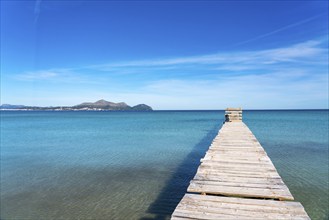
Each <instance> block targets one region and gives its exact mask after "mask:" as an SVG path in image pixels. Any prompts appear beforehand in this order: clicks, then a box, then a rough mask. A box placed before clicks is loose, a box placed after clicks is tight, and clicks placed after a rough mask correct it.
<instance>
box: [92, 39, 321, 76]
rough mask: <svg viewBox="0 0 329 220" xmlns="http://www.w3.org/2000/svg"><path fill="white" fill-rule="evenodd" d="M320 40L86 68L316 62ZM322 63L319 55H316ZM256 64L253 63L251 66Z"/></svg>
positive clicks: (319, 50)
mask: <svg viewBox="0 0 329 220" xmlns="http://www.w3.org/2000/svg"><path fill="white" fill-rule="evenodd" d="M322 43H323V42H322V41H320V40H313V41H307V42H303V43H300V44H295V45H292V46H290V47H283V48H275V49H269V50H260V51H242V52H234V53H233V52H227V53H225V52H223V53H217V54H209V55H201V56H190V57H177V58H169V59H152V60H137V61H126V62H118V63H107V64H101V65H93V66H89V67H88V68H90V69H96V70H100V71H111V70H116V71H118V70H120V69H125V70H127V69H128V68H155V67H157V68H159V67H171V68H173V69H174V68H175V67H176V68H179V67H181V66H183V65H217V66H218V68H220V67H221V65H223V66H230V65H235V68H236V69H240V68H239V66H236V65H240V66H241V68H243V67H245V66H246V65H249V66H248V69H249V68H250V65H260V64H261V65H265V64H274V63H279V62H301V61H305V60H308V61H309V62H311V61H314V62H317V63H318V62H319V59H315V58H316V56H318V55H323V54H325V53H326V52H327V49H326V48H324V47H321V44H322ZM319 58H320V60H321V61H323V62H324V59H323V58H322V56H320V57H319ZM255 67H257V66H255Z"/></svg>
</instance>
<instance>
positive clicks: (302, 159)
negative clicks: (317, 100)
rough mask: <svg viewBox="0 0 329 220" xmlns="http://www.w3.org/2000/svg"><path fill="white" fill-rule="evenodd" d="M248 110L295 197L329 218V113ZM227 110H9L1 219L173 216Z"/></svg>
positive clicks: (248, 119)
mask: <svg viewBox="0 0 329 220" xmlns="http://www.w3.org/2000/svg"><path fill="white" fill-rule="evenodd" d="M243 114H244V115H243V116H244V122H245V123H246V124H247V125H248V126H249V128H250V129H251V130H252V131H253V133H254V134H255V136H256V137H257V138H258V140H259V141H260V143H261V144H262V145H263V147H264V148H265V150H266V151H267V153H268V155H269V156H270V158H271V159H272V161H273V163H274V165H275V166H276V168H277V170H278V171H279V173H280V175H281V176H282V178H283V180H284V182H285V183H286V184H287V185H288V187H289V188H290V190H291V192H292V194H293V195H294V197H295V199H296V200H297V201H300V202H301V203H302V204H303V205H304V207H305V209H306V211H307V212H308V214H309V215H310V216H311V218H312V219H320V220H325V219H328V218H329V210H328V207H329V201H328V200H329V177H328V163H329V161H328V157H329V155H328V144H329V143H328V142H329V140H328V139H329V138H328V131H329V127H328V126H329V125H328V121H329V118H328V117H329V112H328V110H316V111H315V110H314V111H313V110H305V111H304V110H299V111H244V113H243ZM223 116H224V112H223V111H154V112H19V111H13V112H9V111H8V112H5V111H4V112H1V161H0V163H1V216H0V218H1V219H2V220H9V219H15V220H16V219H18V220H19V219H31V220H38V219H45V220H47V219H56V220H57V219H125V220H126V219H128V220H129V219H143V220H150V219H168V218H170V215H171V213H172V212H173V210H174V208H175V206H176V204H177V203H178V202H179V201H180V199H181V197H182V196H183V194H184V193H185V191H186V188H187V186H188V184H189V181H190V180H191V179H192V178H193V176H194V173H195V172H196V169H197V167H198V165H199V161H200V158H202V157H203V155H204V154H205V152H206V151H207V149H208V147H209V145H210V143H211V141H212V139H213V138H214V137H215V136H216V134H217V132H218V130H219V129H220V127H221V125H222V121H223Z"/></svg>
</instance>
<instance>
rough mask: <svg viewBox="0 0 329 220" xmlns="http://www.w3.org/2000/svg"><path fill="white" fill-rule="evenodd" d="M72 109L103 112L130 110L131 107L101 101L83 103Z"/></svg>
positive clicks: (120, 103)
mask: <svg viewBox="0 0 329 220" xmlns="http://www.w3.org/2000/svg"><path fill="white" fill-rule="evenodd" d="M73 107H74V108H101V109H104V110H131V108H132V107H130V106H129V105H127V104H126V103H124V102H119V103H114V102H108V101H106V100H104V99H101V100H99V101H97V102H84V103H81V104H80V105H76V106H73Z"/></svg>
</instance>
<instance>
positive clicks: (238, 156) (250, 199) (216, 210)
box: [171, 109, 310, 220]
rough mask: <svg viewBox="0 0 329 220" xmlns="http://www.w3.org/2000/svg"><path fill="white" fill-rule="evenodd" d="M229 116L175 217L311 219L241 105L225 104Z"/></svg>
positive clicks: (173, 215) (174, 218)
mask: <svg viewBox="0 0 329 220" xmlns="http://www.w3.org/2000/svg"><path fill="white" fill-rule="evenodd" d="M225 118H226V123H225V124H224V125H223V127H222V128H221V129H220V131H219V133H218V135H217V136H216V137H215V139H214V140H213V142H212V144H211V146H210V147H209V150H208V151H207V153H206V155H205V157H204V158H203V159H201V165H200V166H199V168H198V170H197V173H196V175H195V176H194V179H193V180H192V181H191V182H190V185H189V187H188V189H187V192H188V193H186V194H185V196H184V197H183V199H182V200H181V201H180V203H179V204H178V206H177V207H176V209H175V211H174V213H173V214H172V218H171V219H172V220H178V219H185V220H186V219H310V218H309V216H308V215H307V213H306V212H305V210H304V208H303V206H302V205H301V204H300V203H299V202H292V200H294V197H293V196H292V195H291V193H290V191H289V189H288V187H287V186H286V185H285V184H284V182H283V181H282V179H281V177H280V175H279V174H278V172H277V171H276V169H275V167H274V165H273V163H272V161H271V160H270V158H269V157H268V156H267V154H266V152H265V150H264V149H263V147H262V146H261V145H260V143H259V142H258V140H257V139H256V137H255V136H254V135H253V133H252V132H251V131H250V130H249V128H248V127H247V126H246V125H245V124H244V123H243V122H242V110H241V109H227V111H226V115H225Z"/></svg>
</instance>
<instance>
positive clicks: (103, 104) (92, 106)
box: [0, 99, 153, 111]
mask: <svg viewBox="0 0 329 220" xmlns="http://www.w3.org/2000/svg"><path fill="white" fill-rule="evenodd" d="M0 109H1V110H26V111H27V110H37V111H153V109H152V108H151V107H150V106H148V105H145V104H139V105H136V106H132V107H131V106H129V105H127V104H126V103H124V102H119V103H114V102H109V101H106V100H104V99H101V100H98V101H97V102H84V103H81V104H79V105H75V106H58V107H36V106H24V105H9V104H3V105H1V106H0Z"/></svg>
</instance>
